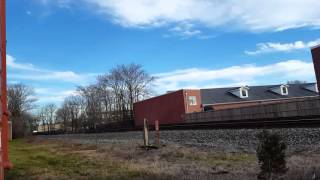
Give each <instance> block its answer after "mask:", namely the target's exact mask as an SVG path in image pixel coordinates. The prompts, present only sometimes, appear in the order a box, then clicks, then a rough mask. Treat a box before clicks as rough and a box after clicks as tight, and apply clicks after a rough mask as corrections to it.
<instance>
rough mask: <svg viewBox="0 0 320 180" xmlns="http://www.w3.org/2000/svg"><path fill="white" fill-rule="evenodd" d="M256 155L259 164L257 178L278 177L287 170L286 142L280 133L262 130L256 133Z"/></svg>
mask: <svg viewBox="0 0 320 180" xmlns="http://www.w3.org/2000/svg"><path fill="white" fill-rule="evenodd" d="M258 139H259V145H258V148H257V157H258V160H259V165H260V170H261V171H260V173H259V175H258V179H278V178H279V177H281V175H283V174H285V173H286V171H287V170H288V169H287V167H286V160H285V151H286V148H287V147H286V144H285V143H284V142H283V140H282V138H281V137H280V135H278V134H275V133H270V132H269V131H267V130H263V131H262V132H261V133H259V134H258Z"/></svg>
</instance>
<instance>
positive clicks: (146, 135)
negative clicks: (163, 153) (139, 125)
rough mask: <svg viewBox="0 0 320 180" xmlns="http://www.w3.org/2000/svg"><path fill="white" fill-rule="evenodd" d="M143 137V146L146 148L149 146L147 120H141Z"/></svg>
mask: <svg viewBox="0 0 320 180" xmlns="http://www.w3.org/2000/svg"><path fill="white" fill-rule="evenodd" d="M143 126H144V127H143V139H144V147H145V148H146V149H147V148H148V146H149V132H148V131H149V129H148V120H147V119H144V120H143Z"/></svg>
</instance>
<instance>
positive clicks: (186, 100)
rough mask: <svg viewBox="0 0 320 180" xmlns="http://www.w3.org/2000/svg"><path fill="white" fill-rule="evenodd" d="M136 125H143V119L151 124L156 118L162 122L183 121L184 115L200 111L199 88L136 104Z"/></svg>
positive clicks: (179, 91)
mask: <svg viewBox="0 0 320 180" xmlns="http://www.w3.org/2000/svg"><path fill="white" fill-rule="evenodd" d="M133 109H134V116H135V118H134V120H135V126H142V125H143V119H144V118H146V119H148V121H149V123H150V124H154V122H155V121H156V120H158V121H159V123H160V124H177V123H183V115H184V114H185V113H190V112H200V111H202V107H201V97H200V91H199V90H178V91H175V92H170V93H167V94H164V95H161V96H157V97H153V98H150V99H147V100H144V101H140V102H137V103H135V104H134V106H133Z"/></svg>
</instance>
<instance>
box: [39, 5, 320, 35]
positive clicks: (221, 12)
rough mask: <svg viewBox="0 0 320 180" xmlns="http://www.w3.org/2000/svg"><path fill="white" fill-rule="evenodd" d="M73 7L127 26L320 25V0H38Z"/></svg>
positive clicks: (268, 28) (275, 27)
mask: <svg viewBox="0 0 320 180" xmlns="http://www.w3.org/2000/svg"><path fill="white" fill-rule="evenodd" d="M38 1H39V2H41V3H42V4H44V5H48V4H52V3H53V2H54V3H56V4H57V5H58V6H59V7H62V8H66V7H67V8H70V7H72V6H79V5H84V6H88V7H90V8H92V12H94V13H97V14H102V15H104V16H106V18H108V19H110V17H111V20H112V21H113V22H116V23H118V24H120V25H122V26H124V27H139V28H141V27H159V26H163V25H167V24H171V23H181V22H186V21H187V22H196V23H198V24H201V25H204V26H206V27H223V28H227V29H231V30H233V29H240V30H248V31H283V30H286V29H293V28H300V27H310V28H319V27H320V13H319V9H320V3H319V2H318V0H268V1H258V0H255V1H252V0H241V1H239V0H224V1H221V0H210V1H209V0H38Z"/></svg>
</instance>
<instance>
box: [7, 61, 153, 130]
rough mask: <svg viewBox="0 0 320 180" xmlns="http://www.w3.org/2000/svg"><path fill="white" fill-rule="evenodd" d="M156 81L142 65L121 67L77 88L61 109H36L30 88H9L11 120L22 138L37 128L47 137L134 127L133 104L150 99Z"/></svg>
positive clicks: (14, 85)
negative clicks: (118, 126)
mask: <svg viewBox="0 0 320 180" xmlns="http://www.w3.org/2000/svg"><path fill="white" fill-rule="evenodd" d="M154 80H155V77H153V76H151V75H149V74H148V73H147V72H146V71H145V70H144V69H143V68H142V66H141V65H139V64H128V65H118V66H116V67H115V68H112V69H111V70H110V71H109V72H108V73H106V74H103V75H99V76H98V77H97V78H96V82H95V83H93V84H89V85H86V86H78V87H77V88H76V92H75V94H74V95H71V96H68V97H66V98H65V99H64V100H63V102H62V104H61V105H60V106H59V107H58V106H57V105H56V104H54V103H49V104H45V105H43V106H40V107H36V106H35V102H36V98H34V97H35V92H34V90H33V89H32V88H31V87H29V86H27V85H24V84H13V85H9V86H8V110H9V112H10V120H11V121H12V123H13V126H14V130H17V129H21V131H22V129H23V132H19V133H18V134H19V136H21V134H23V133H25V132H26V131H27V132H32V131H33V130H37V129H38V127H41V129H39V130H41V131H42V132H46V133H50V132H54V131H57V129H59V130H60V131H63V132H87V131H93V130H95V129H96V128H97V126H102V125H108V124H112V123H123V122H125V123H127V124H133V104H134V103H135V102H137V101H140V100H143V99H145V98H147V97H150V96H151V94H152V89H151V85H152V83H153V82H154ZM36 109H37V111H35V110H36ZM31 110H33V113H31ZM18 127H19V128H18Z"/></svg>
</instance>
